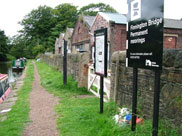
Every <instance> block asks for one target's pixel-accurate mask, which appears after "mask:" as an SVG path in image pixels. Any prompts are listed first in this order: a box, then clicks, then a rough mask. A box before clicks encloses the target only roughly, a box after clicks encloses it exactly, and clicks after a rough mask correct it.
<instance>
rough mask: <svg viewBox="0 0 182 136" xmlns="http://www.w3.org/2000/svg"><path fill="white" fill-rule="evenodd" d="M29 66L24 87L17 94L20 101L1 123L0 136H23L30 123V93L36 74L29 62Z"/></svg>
mask: <svg viewBox="0 0 182 136" xmlns="http://www.w3.org/2000/svg"><path fill="white" fill-rule="evenodd" d="M27 66H28V69H27V72H26V78H25V79H24V85H23V86H22V88H21V89H20V90H19V91H18V93H17V96H18V99H17V101H16V103H15V105H13V106H12V109H11V111H10V112H9V113H8V114H7V119H6V120H4V121H3V122H0V136H21V135H22V131H23V129H24V126H25V123H26V122H28V121H29V110H30V109H29V93H30V91H31V90H32V82H33V78H34V77H33V75H34V74H33V65H32V63H31V62H28V65H27Z"/></svg>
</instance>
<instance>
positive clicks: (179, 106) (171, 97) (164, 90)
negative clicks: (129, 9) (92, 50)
mask: <svg viewBox="0 0 182 136" xmlns="http://www.w3.org/2000/svg"><path fill="white" fill-rule="evenodd" d="M125 55H126V52H124V51H123V52H121V51H120V52H115V53H114V54H113V55H112V60H111V92H110V93H111V94H110V95H111V98H112V99H114V100H115V102H116V103H118V104H119V105H120V106H126V105H127V106H129V107H131V103H132V79H133V69H132V68H126V67H125ZM116 75H117V76H116ZM160 88H161V92H160V117H162V118H168V119H169V120H171V121H172V122H174V123H175V124H176V125H179V126H180V125H181V124H182V50H165V51H164V54H163V70H162V72H161V85H160ZM153 95H154V72H153V71H151V70H144V69H138V112H139V114H142V115H143V116H144V117H146V118H151V117H152V114H153ZM180 128H182V125H181V126H180Z"/></svg>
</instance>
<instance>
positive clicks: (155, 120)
mask: <svg viewBox="0 0 182 136" xmlns="http://www.w3.org/2000/svg"><path fill="white" fill-rule="evenodd" d="M159 97H160V71H159V70H157V71H155V86H154V109H153V128H152V136H157V134H158V122H159Z"/></svg>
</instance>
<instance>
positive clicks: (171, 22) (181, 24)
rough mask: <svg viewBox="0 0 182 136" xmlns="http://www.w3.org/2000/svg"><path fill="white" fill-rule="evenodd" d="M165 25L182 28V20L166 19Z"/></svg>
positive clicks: (166, 26)
mask: <svg viewBox="0 0 182 136" xmlns="http://www.w3.org/2000/svg"><path fill="white" fill-rule="evenodd" d="M164 27H165V28H176V29H182V20H176V19H167V18H165V19H164Z"/></svg>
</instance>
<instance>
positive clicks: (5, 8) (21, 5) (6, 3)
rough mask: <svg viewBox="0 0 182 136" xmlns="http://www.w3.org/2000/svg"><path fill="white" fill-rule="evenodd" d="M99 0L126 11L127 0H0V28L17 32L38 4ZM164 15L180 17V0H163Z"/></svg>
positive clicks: (173, 17)
mask: <svg viewBox="0 0 182 136" xmlns="http://www.w3.org/2000/svg"><path fill="white" fill-rule="evenodd" d="M99 2H103V3H105V4H109V5H110V6H112V7H113V8H114V9H116V10H117V11H118V12H119V13H122V14H126V13H127V0H0V29H1V30H4V31H5V34H6V35H7V36H13V35H15V34H17V31H18V30H20V29H21V26H20V25H19V24H18V22H19V21H21V20H22V19H23V17H24V16H25V15H27V14H28V13H30V12H31V10H32V9H36V8H37V7H38V6H40V5H47V6H50V7H52V8H54V7H55V6H57V5H59V4H61V3H72V4H73V5H75V6H78V7H82V6H85V5H88V4H89V3H99ZM164 17H165V18H172V19H181V18H182V0H164Z"/></svg>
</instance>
